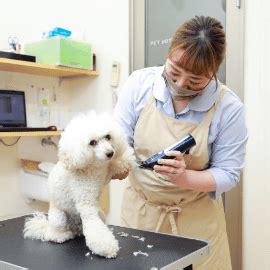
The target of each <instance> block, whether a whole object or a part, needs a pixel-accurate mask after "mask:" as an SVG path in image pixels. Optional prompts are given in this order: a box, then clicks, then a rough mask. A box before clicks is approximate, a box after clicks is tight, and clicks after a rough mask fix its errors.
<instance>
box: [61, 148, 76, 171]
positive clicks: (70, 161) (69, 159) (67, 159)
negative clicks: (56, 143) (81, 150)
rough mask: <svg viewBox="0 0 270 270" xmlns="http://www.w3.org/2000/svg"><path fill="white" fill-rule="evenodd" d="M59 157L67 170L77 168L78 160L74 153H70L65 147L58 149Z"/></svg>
mask: <svg viewBox="0 0 270 270" xmlns="http://www.w3.org/2000/svg"><path fill="white" fill-rule="evenodd" d="M58 159H59V161H61V162H62V164H63V166H64V167H65V168H66V169H67V170H75V169H76V164H77V162H76V160H75V158H74V156H73V155H70V153H69V152H68V151H66V150H64V149H61V148H60V149H59V151H58Z"/></svg>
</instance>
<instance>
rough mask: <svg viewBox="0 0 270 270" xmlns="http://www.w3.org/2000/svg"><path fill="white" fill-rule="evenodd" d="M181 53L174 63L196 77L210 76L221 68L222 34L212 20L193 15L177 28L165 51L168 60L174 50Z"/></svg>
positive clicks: (216, 22)
mask: <svg viewBox="0 0 270 270" xmlns="http://www.w3.org/2000/svg"><path fill="white" fill-rule="evenodd" d="M177 49H182V50H183V51H184V53H183V55H182V56H181V57H180V59H177V61H176V64H177V65H179V66H181V67H182V68H184V69H185V70H187V71H189V72H192V73H193V74H196V75H205V76H210V75H212V74H214V76H215V77H216V72H217V71H218V68H219V66H220V65H221V63H222V61H223V59H224V56H225V50H226V42H225V32H224V30H223V27H222V25H221V23H220V22H219V21H218V20H216V19H215V18H211V17H205V16H196V17H195V18H193V19H191V20H189V21H187V22H185V23H184V24H183V25H182V26H181V27H179V28H178V29H177V30H176V32H175V34H174V36H173V38H172V42H171V45H170V48H169V52H168V58H171V56H172V54H173V53H174V52H175V51H176V50H177Z"/></svg>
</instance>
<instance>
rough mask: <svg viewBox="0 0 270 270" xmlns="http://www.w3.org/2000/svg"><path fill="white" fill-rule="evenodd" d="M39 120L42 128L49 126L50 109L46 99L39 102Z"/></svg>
mask: <svg viewBox="0 0 270 270" xmlns="http://www.w3.org/2000/svg"><path fill="white" fill-rule="evenodd" d="M40 119H41V126H42V127H48V126H49V125H50V107H49V103H48V99H45V98H44V99H42V100H41V108H40Z"/></svg>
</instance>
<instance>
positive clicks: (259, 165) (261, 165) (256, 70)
mask: <svg viewBox="0 0 270 270" xmlns="http://www.w3.org/2000/svg"><path fill="white" fill-rule="evenodd" d="M269 9H270V2H269V1H268V0H261V1H253V0H246V24H245V29H246V30H245V34H246V38H245V94H244V95H245V107H246V117H247V123H248V127H249V132H250V138H249V142H248V148H247V160H246V167H245V171H244V182H243V269H244V270H253V269H260V270H269V269H270V260H269V256H270V246H269V242H270V231H269V228H270V208H269V206H270V170H269V160H270V141H269V138H270V128H269V123H270V114H269V100H270V91H269V75H270V66H269V61H270V51H269V48H270V14H269Z"/></svg>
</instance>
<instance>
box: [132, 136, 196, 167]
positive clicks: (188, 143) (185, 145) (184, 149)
mask: <svg viewBox="0 0 270 270" xmlns="http://www.w3.org/2000/svg"><path fill="white" fill-rule="evenodd" d="M194 145H196V141H195V139H194V138H193V136H192V135H190V134H189V135H187V136H186V137H184V138H183V139H181V140H180V141H178V142H177V143H175V144H173V145H171V146H169V147H167V148H166V149H164V150H162V151H160V152H158V153H157V154H154V155H153V156H151V157H150V158H148V159H146V160H145V161H142V160H137V161H136V162H137V164H138V166H139V168H142V169H148V170H153V167H154V166H155V165H157V164H158V163H157V161H158V160H159V159H174V158H175V157H170V156H166V154H165V153H167V152H169V151H180V152H181V153H185V154H188V153H189V150H190V149H191V147H193V146H194Z"/></svg>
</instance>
